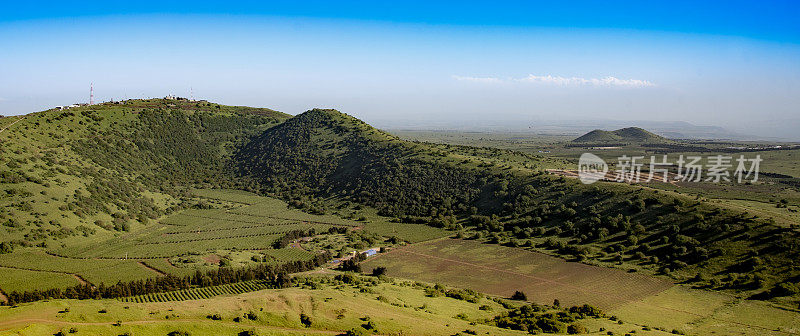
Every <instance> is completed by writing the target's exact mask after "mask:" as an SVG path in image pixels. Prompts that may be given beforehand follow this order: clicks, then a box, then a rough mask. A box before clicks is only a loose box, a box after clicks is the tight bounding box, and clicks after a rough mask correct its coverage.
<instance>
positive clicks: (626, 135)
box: [572, 127, 671, 143]
mask: <svg viewBox="0 0 800 336" xmlns="http://www.w3.org/2000/svg"><path fill="white" fill-rule="evenodd" d="M572 141H573V142H592V143H665V142H671V140H669V139H667V138H665V137H662V136H660V135H658V134H655V133H652V132H650V131H647V130H645V129H642V128H639V127H627V128H621V129H618V130H616V131H604V130H594V131H591V132H589V133H586V134H584V135H582V136H580V137H578V138H577V139H575V140H572Z"/></svg>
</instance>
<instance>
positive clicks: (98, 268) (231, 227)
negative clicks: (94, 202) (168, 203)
mask: <svg viewBox="0 0 800 336" xmlns="http://www.w3.org/2000/svg"><path fill="white" fill-rule="evenodd" d="M196 196H198V197H201V198H205V199H208V200H216V201H222V203H225V204H226V205H227V207H226V208H221V209H188V210H184V211H181V212H178V213H175V214H172V215H170V216H167V217H165V218H163V219H161V220H160V221H159V222H158V223H155V224H150V225H149V226H147V227H145V228H143V229H139V230H136V231H133V232H129V233H124V234H119V235H118V236H116V237H114V238H111V239H108V240H104V241H88V242H83V243H81V244H75V245H71V246H69V245H68V246H66V247H60V248H54V249H51V250H47V251H45V250H42V249H38V248H30V249H28V250H27V251H20V252H16V253H12V254H0V268H2V269H3V270H4V271H3V272H0V290H2V291H4V292H12V291H23V290H31V289H46V288H65V287H69V286H74V285H77V284H79V283H81V282H83V283H89V284H92V285H99V284H101V283H105V284H113V283H116V282H118V281H131V280H142V279H147V278H152V277H157V276H163V275H164V274H173V275H178V276H184V275H188V274H191V273H194V271H195V269H196V268H197V267H203V268H208V267H216V265H188V266H186V265H178V266H182V267H176V266H175V265H172V264H171V263H170V262H169V258H171V257H175V256H185V255H203V254H207V253H215V251H220V250H258V251H259V254H260V255H261V256H263V261H262V262H267V263H274V264H279V263H284V262H291V261H299V260H309V259H311V258H312V257H313V256H314V255H313V253H311V252H307V251H303V250H300V249H296V248H284V249H278V250H276V249H273V248H272V243H273V242H274V241H275V240H276V239H278V238H280V237H281V236H283V235H284V234H286V233H287V232H289V231H292V230H303V231H308V230H310V229H314V230H316V231H317V232H322V231H326V230H328V229H329V228H331V227H343V226H344V227H351V228H355V227H356V226H358V225H359V223H357V222H354V221H349V220H345V219H341V218H338V217H335V216H315V215H310V214H306V213H303V212H301V211H299V210H295V209H291V208H289V207H288V205H287V204H286V203H284V202H283V201H280V200H277V199H272V198H267V197H260V196H257V195H255V194H252V193H247V192H243V191H235V190H197V191H196ZM24 279H28V280H29V281H24Z"/></svg>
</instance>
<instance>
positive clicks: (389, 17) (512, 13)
mask: <svg viewBox="0 0 800 336" xmlns="http://www.w3.org/2000/svg"><path fill="white" fill-rule="evenodd" d="M798 15H800V4H798V3H796V2H791V1H772V2H758V3H752V2H743V1H734V2H715V1H712V2H703V3H696V2H691V1H669V2H667V1H664V2H647V3H630V2H626V1H611V2H603V3H596V2H592V1H579V2H577V3H571V4H550V3H545V2H523V1H510V2H503V3H494V4H489V3H483V2H473V1H466V2H435V3H431V2H413V1H412V2H404V3H399V4H391V5H380V4H366V5H365V4H363V3H359V2H337V3H335V4H333V3H326V2H313V1H312V3H305V4H303V5H299V4H295V3H292V2H284V1H276V2H263V3H262V2H259V3H244V4H239V5H238V6H233V5H220V4H218V3H214V2H204V1H199V2H180V1H179V2H170V3H156V2H149V1H144V2H137V3H131V4H109V3H105V2H95V1H89V2H82V3H80V4H68V3H58V2H54V3H50V4H47V5H41V4H39V5H33V4H25V3H14V4H8V5H7V6H6V7H5V8H4V11H3V13H0V41H3V42H2V45H3V50H4V52H3V53H1V54H0V78H2V79H0V114H2V115H17V114H23V113H30V112H34V111H39V110H43V109H46V108H50V107H52V106H56V105H63V104H71V103H75V102H80V101H84V100H88V95H89V92H88V91H89V84H90V83H94V88H95V97H96V99H97V100H110V99H111V98H114V99H124V98H133V97H148V96H164V95H167V94H175V95H180V96H187V97H188V96H189V95H190V91H193V92H194V96H195V97H204V98H205V99H207V100H209V101H215V102H220V103H225V104H232V105H245V106H268V107H270V108H273V109H277V110H281V111H287V113H291V114H296V113H300V112H302V111H305V110H306V109H308V108H309V107H313V106H326V107H332V108H336V109H339V110H342V111H347V112H348V113H350V114H353V115H355V116H358V117H359V118H362V119H365V120H380V119H403V118H405V119H412V120H438V119H444V120H454V121H459V120H473V121H482V120H486V119H514V120H529V119H542V120H586V119H610V120H653V121H686V122H690V123H693V124H697V125H714V126H720V127H725V128H727V129H731V130H735V131H748V133H755V134H762V135H775V134H781V136H783V135H786V134H793V132H795V130H796V129H798V128H800V120H798V117H800V113H798V106H800V21H799V20H796V17H797V16H798ZM76 100H77V101H76ZM487 116H488V118H487Z"/></svg>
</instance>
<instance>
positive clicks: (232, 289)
mask: <svg viewBox="0 0 800 336" xmlns="http://www.w3.org/2000/svg"><path fill="white" fill-rule="evenodd" d="M267 288H269V285H268V283H267V282H266V281H262V280H253V281H245V282H237V283H233V284H226V285H220V286H211V287H201V288H191V289H184V290H179V291H173V292H165V293H154V294H147V295H139V296H132V297H126V298H121V299H120V300H121V301H123V302H135V303H145V302H170V301H187V300H202V299H208V298H211V297H214V296H218V295H236V294H241V293H247V292H254V291H257V290H262V289H267Z"/></svg>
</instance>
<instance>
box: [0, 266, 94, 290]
mask: <svg viewBox="0 0 800 336" xmlns="http://www.w3.org/2000/svg"><path fill="white" fill-rule="evenodd" d="M79 284H80V282H78V279H76V278H75V277H74V276H72V275H69V274H63V273H54V272H42V271H29V270H21V269H14V268H6V267H0V290H2V291H3V292H6V293H11V292H24V291H27V290H31V289H50V288H64V287H71V286H75V285H79Z"/></svg>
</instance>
